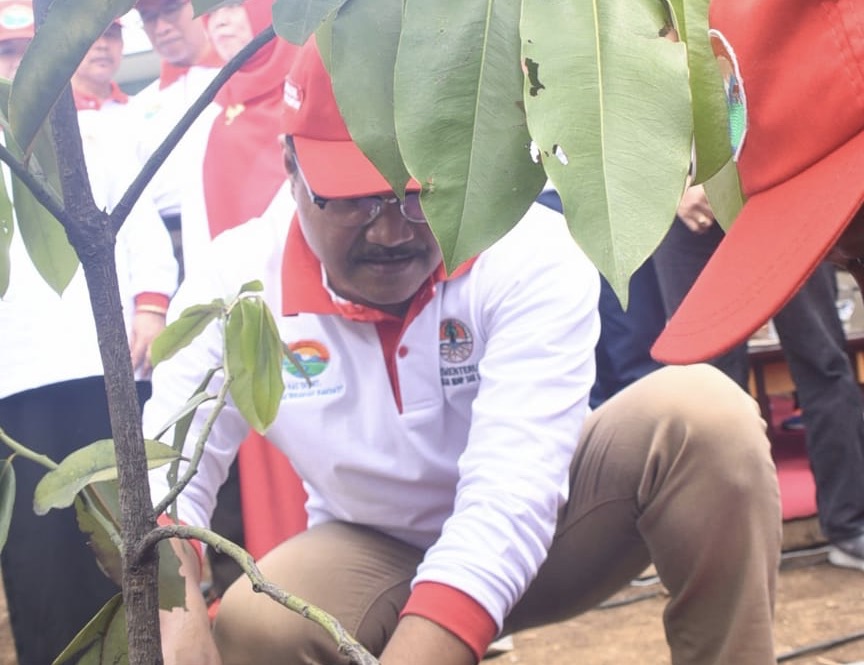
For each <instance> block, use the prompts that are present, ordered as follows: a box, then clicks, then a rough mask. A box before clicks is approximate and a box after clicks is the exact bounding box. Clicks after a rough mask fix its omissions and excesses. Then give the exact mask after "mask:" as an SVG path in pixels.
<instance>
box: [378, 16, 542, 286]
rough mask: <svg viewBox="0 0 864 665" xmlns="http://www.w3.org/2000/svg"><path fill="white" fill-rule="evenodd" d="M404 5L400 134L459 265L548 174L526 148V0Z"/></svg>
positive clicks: (448, 258)
mask: <svg viewBox="0 0 864 665" xmlns="http://www.w3.org/2000/svg"><path fill="white" fill-rule="evenodd" d="M404 4H405V11H404V14H403V27H402V38H401V41H400V43H399V51H398V54H397V57H396V69H395V75H394V86H393V87H394V97H395V121H396V133H397V137H398V141H399V148H400V150H401V152H402V157H403V159H404V160H405V164H406V166H407V167H408V170H409V172H410V173H411V174H412V175H413V176H414V177H415V178H417V180H419V181H420V183H421V184H422V185H423V194H422V196H421V201H422V204H423V210H424V211H425V213H426V217H427V218H428V219H429V223H430V224H431V226H432V229H433V230H434V232H435V235H436V237H437V238H438V242H439V244H440V245H441V249H442V251H443V254H444V260H445V263H446V265H447V266H448V268H451V269H452V268H453V267H455V266H457V265H459V264H460V263H462V262H463V261H465V260H466V259H468V258H470V257H472V256H474V255H475V254H477V253H478V252H480V251H482V250H483V249H486V248H487V247H488V246H489V245H491V244H492V243H493V242H495V241H496V240H497V239H498V238H500V237H501V236H502V235H504V234H505V233H506V232H507V231H508V230H509V229H511V228H512V227H513V225H514V224H515V223H516V222H517V221H518V220H519V219H520V218H521V217H522V215H523V214H524V213H525V211H526V210H527V209H528V207H529V206H530V205H531V203H532V202H533V200H534V199H535V198H536V196H537V194H539V192H540V190H541V188H542V186H543V183H544V182H545V180H546V176H545V175H544V173H543V170H542V168H541V167H540V166H539V165H538V164H535V163H534V162H533V161H532V160H531V157H530V153H529V151H528V144H529V141H530V138H529V136H528V130H527V125H526V119H525V114H524V109H523V103H522V80H523V77H522V72H521V68H520V64H519V12H520V6H521V3H520V2H519V1H518V0H503V1H498V2H494V1H493V0H486V1H485V2H465V1H464V0H439V1H437V2H429V1H428V0H406V2H405V3H404ZM381 75H382V76H386V75H387V73H386V72H381Z"/></svg>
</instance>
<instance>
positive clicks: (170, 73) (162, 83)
mask: <svg viewBox="0 0 864 665" xmlns="http://www.w3.org/2000/svg"><path fill="white" fill-rule="evenodd" d="M224 64H225V63H224V62H222V58H220V57H219V54H218V53H216V51H214V50H213V49H212V48H211V49H209V50H208V51H207V54H206V55H205V56H204V57H203V58H201V61H200V62H196V63H195V64H194V65H190V66H184V67H181V66H179V65H172V64H171V63H170V62H168V61H167V60H163V61H162V65H161V68H160V70H159V89H160V90H164V89H165V88H167V87H168V86H169V85H171V84H172V83H175V82H176V81H178V80H180V79H181V78H183V77H184V76H186V74H187V72H188V71H189V70H190V69H191V68H192V67H221V66H222V65H224Z"/></svg>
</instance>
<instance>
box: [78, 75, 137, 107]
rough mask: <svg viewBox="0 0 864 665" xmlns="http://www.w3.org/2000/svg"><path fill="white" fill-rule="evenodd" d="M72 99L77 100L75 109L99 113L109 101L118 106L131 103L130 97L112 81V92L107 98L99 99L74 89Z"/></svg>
mask: <svg viewBox="0 0 864 665" xmlns="http://www.w3.org/2000/svg"><path fill="white" fill-rule="evenodd" d="M72 97H73V98H74V99H75V108H76V109H77V110H78V111H88V110H95V111H98V110H99V109H101V108H102V105H103V104H105V103H106V102H108V101H113V102H117V103H118V104H125V103H126V102H128V101H129V95H127V94H126V93H125V92H123V91H122V90H121V89H120V86H119V85H117V83H116V82H115V81H111V92H109V93H108V96H107V97H97V96H95V95H91V94H89V93H87V92H84V91H83V90H76V89H75V88H74V87H73V88H72Z"/></svg>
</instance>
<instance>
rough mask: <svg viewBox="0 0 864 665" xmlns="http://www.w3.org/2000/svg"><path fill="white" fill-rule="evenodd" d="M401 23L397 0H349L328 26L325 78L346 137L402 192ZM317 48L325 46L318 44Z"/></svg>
mask: <svg viewBox="0 0 864 665" xmlns="http://www.w3.org/2000/svg"><path fill="white" fill-rule="evenodd" d="M401 26H402V0H376V9H375V11H374V12H370V11H369V8H368V6H364V3H363V2H356V1H355V2H348V3H346V4H345V6H344V7H343V8H342V9H341V10H340V11H339V13H338V14H337V15H336V18H335V20H334V21H333V24H332V28H331V40H332V46H331V50H330V58H329V60H330V63H329V67H330V77H331V79H332V81H333V92H334V94H335V95H336V101H337V102H339V101H340V100H345V103H344V104H343V103H340V106H339V110H340V111H341V113H342V117H343V118H344V119H345V124H346V125H348V129H349V131H350V132H351V138H353V139H354V142H355V143H356V144H357V145H358V146H359V147H360V149H361V150H362V151H363V152H364V153H365V154H366V156H367V157H369V159H370V160H371V161H372V162H373V163H374V164H375V166H376V167H377V168H378V170H379V171H380V172H381V173H382V175H383V176H384V177H385V178H386V179H387V182H389V183H390V186H391V188H392V189H393V191H395V192H397V193H399V194H401V193H402V192H404V191H405V184H406V183H407V182H408V179H409V178H410V175H409V174H408V170H407V169H406V168H405V165H404V164H403V163H402V156H401V154H400V153H399V146H398V145H397V143H396V127H395V120H394V117H393V70H394V67H395V66H396V50H397V48H398V46H399V32H400V28H401ZM319 48H322V49H323V48H324V45H323V44H322V43H320V42H319Z"/></svg>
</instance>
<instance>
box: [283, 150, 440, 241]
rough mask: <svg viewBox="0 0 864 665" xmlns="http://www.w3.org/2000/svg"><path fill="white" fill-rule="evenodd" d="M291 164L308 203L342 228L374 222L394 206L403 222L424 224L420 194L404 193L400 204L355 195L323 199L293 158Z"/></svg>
mask: <svg viewBox="0 0 864 665" xmlns="http://www.w3.org/2000/svg"><path fill="white" fill-rule="evenodd" d="M294 163H295V165H296V166H297V174H298V175H299V176H300V179H301V180H302V181H303V184H304V185H305V187H306V193H307V194H308V195H309V200H310V201H312V203H314V204H315V205H316V206H318V207H319V208H321V210H324V209H325V208H326V209H327V212H328V213H329V217H330V218H331V219H332V220H333V223H334V224H338V225H339V226H344V227H346V228H362V227H364V226H368V225H369V224H371V223H372V222H374V221H375V220H376V219H378V217H379V216H380V215H381V213H382V212H384V206H385V205H388V204H389V205H396V204H397V203H398V204H399V212H401V213H402V217H404V218H405V219H406V220H408V221H409V222H412V223H414V224H425V223H426V215H425V214H423V209H422V208H421V207H420V194H419V193H418V192H408V193H407V194H405V199H404V200H402V201H400V200H399V198H398V197H396V196H390V197H387V196H359V197H356V198H350V199H326V198H324V197H323V196H318V195H317V194H316V193H315V192H313V191H312V188H311V187H310V186H309V181H308V180H306V176H304V175H303V171H302V169H301V168H300V164H299V162H298V161H297V160H296V158H295V160H294Z"/></svg>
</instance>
